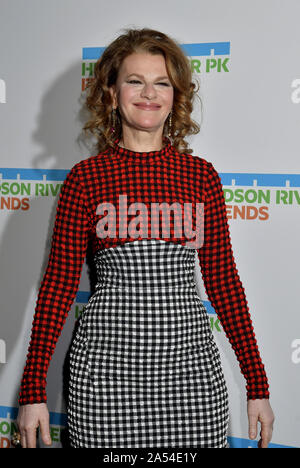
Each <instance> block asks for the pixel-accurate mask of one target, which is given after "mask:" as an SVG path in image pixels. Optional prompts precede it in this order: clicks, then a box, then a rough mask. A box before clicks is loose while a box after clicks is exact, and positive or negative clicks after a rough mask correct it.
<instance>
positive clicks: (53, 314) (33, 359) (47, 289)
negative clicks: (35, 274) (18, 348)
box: [19, 166, 88, 405]
mask: <svg viewBox="0 0 300 468" xmlns="http://www.w3.org/2000/svg"><path fill="white" fill-rule="evenodd" d="M87 242H88V216H87V211H86V204H85V198H84V190H83V187H82V186H80V182H79V181H78V175H77V174H76V166H74V167H73V168H72V169H71V170H70V172H69V173H68V175H67V177H66V179H65V181H64V183H63V185H62V187H61V191H60V195H59V199H58V204H57V209H56V218H55V225H54V229H53V234H52V242H51V250H50V255H49V260H48V265H47V268H46V271H45V273H44V277H43V280H42V283H41V285H40V289H39V292H38V297H37V301H36V308H35V314H34V318H33V324H32V330H31V339H30V343H29V349H28V354H27V361H26V365H25V368H24V372H23V377H22V381H21V388H20V393H19V405H25V404H32V403H42V402H45V403H46V402H47V396H46V376H47V371H48V368H49V364H50V360H51V357H52V355H53V352H54V349H55V346H56V343H57V340H58V338H59V336H60V334H61V331H62V328H63V325H64V323H65V321H66V318H67V315H68V313H69V310H70V308H71V306H72V303H73V301H74V298H75V295H76V292H77V290H78V285H79V281H80V277H81V271H82V266H83V262H84V259H85V255H86V248H87Z"/></svg>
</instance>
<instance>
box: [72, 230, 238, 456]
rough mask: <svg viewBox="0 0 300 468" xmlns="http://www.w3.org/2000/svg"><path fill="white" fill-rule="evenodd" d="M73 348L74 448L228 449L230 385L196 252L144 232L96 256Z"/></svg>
mask: <svg viewBox="0 0 300 468" xmlns="http://www.w3.org/2000/svg"><path fill="white" fill-rule="evenodd" d="M95 263H96V268H97V275H98V283H97V285H96V291H95V293H94V294H93V295H92V296H91V298H90V299H89V301H88V303H87V304H86V306H85V307H84V309H83V312H82V314H81V316H80V318H79V327H78V329H77V331H76V334H75V337H74V340H73V342H72V345H71V352H70V380H69V399H68V407H67V416H68V429H69V438H70V444H71V447H73V448H100V447H111V448H114V447H140V448H144V447H145V448H146V447H165V448H169V447H195V448H227V447H228V444H227V429H228V420H229V406H228V391H227V386H226V382H225V379H224V374H223V371H222V366H221V359H220V353H219V349H218V347H217V344H216V343H215V340H214V337H213V334H212V331H211V327H210V321H209V317H208V314H207V310H206V308H205V306H204V305H203V302H202V300H201V299H200V297H199V295H198V294H197V290H196V284H195V275H194V268H195V250H194V249H192V248H189V247H186V246H183V245H180V244H175V243H172V242H167V241H163V240H156V239H140V240H135V241H132V242H127V243H125V244H123V245H119V246H117V247H112V248H108V249H104V250H99V251H98V252H97V253H96V254H95Z"/></svg>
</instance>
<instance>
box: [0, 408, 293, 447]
mask: <svg viewBox="0 0 300 468" xmlns="http://www.w3.org/2000/svg"><path fill="white" fill-rule="evenodd" d="M49 414H50V425H51V426H61V427H66V425H67V415H66V414H65V413H53V412H51V411H50V412H49ZM17 415H18V408H16V407H13V406H0V418H2V419H7V420H10V421H16V419H17ZM227 440H228V443H229V445H230V448H257V440H254V441H253V440H249V439H241V438H239V437H227ZM269 448H300V447H292V446H289V445H281V444H272V443H270V444H269Z"/></svg>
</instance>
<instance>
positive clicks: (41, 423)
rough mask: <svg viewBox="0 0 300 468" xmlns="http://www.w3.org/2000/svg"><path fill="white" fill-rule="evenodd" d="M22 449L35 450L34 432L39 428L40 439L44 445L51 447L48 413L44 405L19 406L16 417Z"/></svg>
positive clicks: (35, 435) (35, 437)
mask: <svg viewBox="0 0 300 468" xmlns="http://www.w3.org/2000/svg"><path fill="white" fill-rule="evenodd" d="M17 425H18V428H19V431H20V433H21V445H22V447H23V448H36V439H37V434H36V430H37V428H38V427H40V432H41V437H42V440H43V442H44V444H46V445H52V440H51V436H50V426H49V411H48V408H47V405H46V403H33V404H29V405H21V406H20V407H19V413H18V417H17Z"/></svg>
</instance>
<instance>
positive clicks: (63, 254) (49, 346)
mask: <svg viewBox="0 0 300 468" xmlns="http://www.w3.org/2000/svg"><path fill="white" fill-rule="evenodd" d="M118 143H119V141H118V140H115V142H114V146H113V148H110V149H108V150H106V151H103V152H102V153H100V154H98V155H96V156H91V157H89V158H86V159H83V160H82V161H80V162H78V163H77V164H75V165H74V166H73V167H72V169H71V170H70V172H69V173H68V175H67V177H66V179H65V181H64V183H63V186H62V189H61V192H60V195H59V200H58V204H57V212H56V219H55V225H54V230H53V235H52V243H51V251H50V256H49V261H48V265H47V268H46V271H45V273H44V277H43V280H42V283H41V285H40V288H39V293H38V297H37V302H36V308H35V314H34V318H33V324H32V332H31V339H30V343H29V349H28V354H27V360H26V364H25V368H24V372H23V376H22V381H21V388H20V393H19V404H20V405H24V404H28V403H41V402H47V396H46V377H47V371H48V367H49V363H50V359H51V357H52V355H53V352H54V350H55V346H56V343H57V340H58V338H59V335H60V333H61V330H62V327H63V325H64V323H65V320H66V317H67V315H68V312H69V310H70V308H71V306H72V303H73V301H74V299H75V296H76V292H77V290H78V285H79V281H80V277H81V272H82V265H83V262H84V259H85V255H86V249H87V246H88V243H89V242H90V243H91V247H92V251H93V252H94V254H96V252H98V251H100V250H103V249H107V248H115V247H117V246H121V245H123V244H125V243H128V242H132V241H134V240H136V239H144V238H145V239H147V238H148V239H151V238H157V239H161V240H164V241H168V242H173V243H174V244H177V245H182V246H185V245H186V238H185V236H184V235H182V236H178V233H177V232H176V231H175V228H177V227H178V226H180V225H181V223H182V219H181V217H180V213H179V214H175V215H174V218H173V219H171V223H170V233H168V235H166V234H165V232H164V231H163V230H162V229H161V225H160V226H159V231H158V235H152V233H151V219H150V217H149V223H148V226H147V223H141V228H142V229H143V232H142V234H141V235H139V236H138V237H135V236H132V234H131V233H130V234H131V235H129V234H128V233H127V234H126V235H125V236H124V232H123V233H122V232H121V233H120V226H119V221H120V219H121V220H122V219H123V216H121V215H120V205H119V196H120V195H123V196H124V195H125V196H126V203H127V206H131V204H132V203H138V202H143V203H144V205H146V206H147V207H148V208H149V212H150V210H151V205H152V203H153V202H155V203H162V202H167V203H169V204H170V205H171V204H172V203H173V202H177V203H179V204H181V205H182V204H184V203H190V204H192V206H193V207H195V204H196V203H204V218H205V220H204V221H205V222H204V226H205V227H204V245H203V246H202V247H201V248H199V249H197V253H198V258H199V261H200V268H201V273H202V276H203V282H204V286H205V289H206V293H207V296H208V299H209V301H210V302H211V304H212V305H213V307H214V308H215V311H216V313H217V315H218V317H219V319H220V322H221V325H222V326H223V328H224V331H225V333H226V335H227V337H228V339H229V341H230V343H231V345H232V348H233V350H234V352H235V354H236V356H237V359H238V362H239V365H240V368H241V372H242V373H243V375H244V377H245V379H246V383H247V386H246V388H247V398H248V399H256V398H269V390H268V389H269V385H268V380H267V376H266V372H265V368H264V365H263V363H262V360H261V357H260V353H259V350H258V346H257V341H256V337H255V333H254V330H253V326H252V321H251V317H250V312H249V307H248V303H247V300H246V296H245V292H244V288H243V285H242V283H241V280H240V277H239V274H238V271H237V268H236V264H235V261H234V256H233V252H232V247H231V239H230V234H229V227H228V221H227V217H226V205H225V200H224V195H223V191H222V184H221V180H220V177H219V175H218V173H217V171H216V169H215V168H214V166H213V164H212V163H211V162H208V161H206V160H205V159H204V158H201V157H197V156H193V155H191V154H185V153H179V152H178V151H176V149H175V148H174V147H173V146H172V145H171V143H170V142H169V141H167V140H166V141H165V143H166V144H165V146H164V147H163V148H162V149H161V150H159V151H152V152H147V153H143V152H140V153H139V152H134V151H130V150H128V149H126V148H122V147H120V146H119V144H118ZM104 202H105V203H107V207H108V208H109V209H110V207H114V208H115V209H116V232H114V231H113V230H112V229H111V227H110V226H109V228H108V234H107V237H106V238H101V237H100V236H99V235H98V228H99V224H98V222H99V221H101V220H102V219H103V217H105V216H107V213H108V212H107V211H106V212H105V211H104V212H102V213H99V212H98V211H97V208H98V206H99V204H101V203H104ZM132 216H133V215H128V223H129V222H130V220H131V218H132ZM190 220H191V221H192V227H193V229H194V230H195V228H196V226H195V222H196V219H195V209H193V213H192V214H191V216H190ZM162 224H163V223H162ZM147 227H148V231H147ZM121 234H122V235H123V237H122V236H121Z"/></svg>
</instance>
